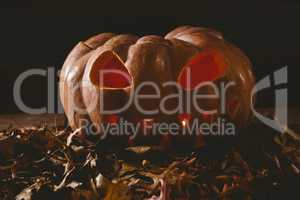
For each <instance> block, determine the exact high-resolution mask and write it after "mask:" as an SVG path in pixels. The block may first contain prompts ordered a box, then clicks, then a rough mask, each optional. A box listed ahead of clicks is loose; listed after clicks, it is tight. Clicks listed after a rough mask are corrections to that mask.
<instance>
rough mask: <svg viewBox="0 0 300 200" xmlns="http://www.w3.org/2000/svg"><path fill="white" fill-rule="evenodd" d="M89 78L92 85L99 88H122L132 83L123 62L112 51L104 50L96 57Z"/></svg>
mask: <svg viewBox="0 0 300 200" xmlns="http://www.w3.org/2000/svg"><path fill="white" fill-rule="evenodd" d="M90 79H91V82H92V83H93V84H94V85H96V86H98V87H101V88H114V89H118V88H119V89H122V88H126V87H129V86H130V85H131V83H132V79H131V76H130V74H129V72H128V70H127V68H126V67H125V65H124V63H123V62H122V60H121V59H120V58H119V57H118V56H117V55H116V54H115V53H113V52H112V51H106V52H104V53H102V54H101V55H100V56H99V57H98V58H97V59H96V61H95V62H94V64H93V67H92V69H91V73H90Z"/></svg>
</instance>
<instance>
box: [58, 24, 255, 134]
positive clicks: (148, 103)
mask: <svg viewBox="0 0 300 200" xmlns="http://www.w3.org/2000/svg"><path fill="white" fill-rule="evenodd" d="M100 72H105V73H103V74H101V73H100ZM172 83H176V84H177V85H179V86H180V87H176V85H175V84H172ZM212 83H213V84H216V85H218V84H220V85H221V84H222V83H223V89H225V90H226V91H225V92H224V91H223V92H221V93H222V95H220V94H219V95H216V93H217V92H216V91H215V90H216V89H215V88H214V87H213V86H212ZM224 83H225V85H226V86H224ZM228 83H232V84H231V85H230V87H229V86H228ZM153 84H154V85H155V86H153ZM201 84H202V87H201V88H200V87H198V86H199V85H201ZM141 85H143V87H139V86H141ZM253 85H254V77H253V74H252V71H251V63H250V61H249V60H248V58H247V56H245V54H244V53H243V52H242V51H241V50H240V49H238V48H237V47H236V46H234V45H233V44H231V43H229V42H227V41H225V40H224V39H223V37H222V34H221V33H219V32H217V31H215V30H212V29H208V28H200V27H191V26H183V27H179V28H176V29H175V30H173V31H171V32H170V33H168V34H167V35H166V36H165V37H161V36H155V35H149V36H144V37H141V38H139V37H137V36H134V35H125V34H124V35H116V34H113V33H102V34H99V35H97V36H95V37H92V38H91V39H89V40H87V41H85V42H79V43H78V44H77V45H76V46H75V48H74V49H73V50H72V51H71V53H70V54H69V56H68V57H67V59H66V61H65V63H64V65H63V68H62V71H61V75H60V96H61V101H62V104H63V107H64V109H65V113H66V116H67V118H68V121H69V124H70V126H71V127H72V128H73V129H77V128H79V127H81V126H83V124H82V122H83V121H84V122H88V123H93V124H101V123H118V122H119V121H120V119H124V120H126V121H129V122H132V123H139V122H141V121H142V122H153V121H154V122H167V123H170V122H179V123H181V125H182V126H186V124H187V123H188V122H189V121H190V120H192V119H200V120H201V121H208V120H214V119H215V118H216V117H218V116H220V115H221V111H220V110H223V111H224V110H226V112H225V115H226V116H227V117H228V118H229V119H230V120H231V121H233V122H234V123H235V124H236V125H238V126H243V125H245V123H246V122H247V120H248V119H249V117H250V103H251V89H252V87H253ZM137 90H138V92H137ZM196 90H197V91H196ZM195 91H196V92H195ZM179 94H180V95H179ZM195 94H196V95H201V94H202V95H208V96H206V97H209V98H202V99H195V98H193V96H194V95H195ZM137 95H139V98H138V100H136V98H137ZM187 96H190V97H192V98H190V99H189V98H186V97H187ZM220 96H223V97H222V98H223V99H222V98H221V97H220ZM131 97H132V98H133V99H135V100H134V101H135V102H138V104H134V103H131V104H129V103H128V102H129V100H130V99H131ZM177 97H178V98H177ZM181 97H183V98H181ZM224 98H225V99H226V100H225V101H224ZM221 102H224V105H223V108H221V106H222V105H221V104H222V103H221ZM195 103H196V104H197V105H194V104H195ZM200 106H201V109H202V111H203V112H199V109H197V108H199V107H200ZM161 107H164V109H159V108H161ZM182 107H190V108H189V110H188V111H186V110H184V109H182ZM100 108H101V109H100ZM103 110H119V111H118V112H115V113H107V112H102V111H103ZM208 110H210V111H211V110H217V112H215V113H212V112H208ZM223 114H224V113H223ZM100 134H101V133H100Z"/></svg>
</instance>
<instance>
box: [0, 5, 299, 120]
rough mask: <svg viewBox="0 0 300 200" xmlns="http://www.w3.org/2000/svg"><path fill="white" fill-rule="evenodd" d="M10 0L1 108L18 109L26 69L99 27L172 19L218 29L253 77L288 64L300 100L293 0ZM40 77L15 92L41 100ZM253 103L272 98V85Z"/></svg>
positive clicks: (2, 17)
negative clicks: (19, 80)
mask: <svg viewBox="0 0 300 200" xmlns="http://www.w3.org/2000/svg"><path fill="white" fill-rule="evenodd" d="M81 2H82V3H76V2H75V1H72V2H71V1H58V2H54V1H51V2H50V1H49V3H47V2H45V1H26V0H22V1H9V2H7V3H4V4H3V5H2V6H1V9H0V11H1V12H0V27H1V29H0V30H1V31H0V45H1V46H0V58H1V59H0V91H1V97H0V98H1V104H0V113H2V114H3V113H17V112H20V111H19V109H18V108H17V106H16V105H15V103H14V101H13V89H12V88H13V83H14V80H15V79H16V77H17V76H18V75H19V74H20V73H21V72H23V71H25V70H27V69H31V68H43V69H46V68H47V67H50V66H55V67H56V69H57V70H59V69H60V68H61V65H62V64H63V61H64V59H65V57H66V56H67V54H68V52H69V51H70V50H71V49H72V47H73V46H74V45H75V44H76V43H77V42H78V41H80V40H84V39H87V38H88V37H90V36H92V35H95V34H97V33H100V32H118V33H133V34H137V35H145V34H165V33H167V32H168V31H170V30H171V29H173V28H175V27H176V26H179V25H199V26H205V27H211V28H214V29H217V30H219V31H221V32H223V34H224V36H225V38H226V39H227V40H229V41H231V42H233V43H234V44H236V45H237V46H239V47H240V48H241V49H243V51H244V52H245V53H246V54H247V55H248V56H249V58H250V59H251V61H252V63H253V66H254V72H255V75H256V77H257V79H258V80H259V79H260V78H262V77H264V76H266V75H268V74H271V73H272V72H273V71H275V70H276V69H279V68H281V67H283V66H286V65H288V66H289V69H288V70H289V71H288V73H289V83H288V88H289V106H291V107H295V106H300V104H299V102H300V94H299V93H300V92H299V81H300V77H299V78H298V72H299V70H298V69H299V67H300V61H299V54H300V48H299V45H300V39H299V37H300V28H299V26H300V22H299V20H300V2H299V1H298V2H297V1H284V0H282V1H276V0H273V1H258V0H257V1H251V3H247V2H246V1H239V2H236V1H224V2H223V1H222V2H221V1H201V0H197V1H162V2H155V1H151V2H150V1H142V0H141V1H116V0H115V1H97V2H91V1H81ZM46 90H47V86H46V79H45V78H44V79H43V78H38V77H35V78H34V77H32V78H30V79H28V80H26V82H25V83H24V86H23V90H22V95H23V98H24V101H25V102H26V104H28V105H32V106H34V107H40V106H43V105H45V104H46V99H47V96H46ZM266 94H267V95H266V97H262V98H259V101H258V104H259V106H270V105H272V101H271V99H272V98H271V96H272V95H271V94H273V92H272V91H270V92H269V93H266Z"/></svg>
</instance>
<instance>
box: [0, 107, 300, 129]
mask: <svg viewBox="0 0 300 200" xmlns="http://www.w3.org/2000/svg"><path fill="white" fill-rule="evenodd" d="M259 112H260V113H264V114H267V115H272V113H273V110H272V109H259ZM288 122H289V126H291V127H292V128H294V129H297V130H298V131H300V108H290V109H289V112H288ZM65 124H66V122H65V117H64V115H63V114H41V115H29V114H6V115H1V114H0V131H1V130H5V129H7V128H24V127H33V126H37V127H40V126H43V125H47V126H48V127H63V126H64V125H65Z"/></svg>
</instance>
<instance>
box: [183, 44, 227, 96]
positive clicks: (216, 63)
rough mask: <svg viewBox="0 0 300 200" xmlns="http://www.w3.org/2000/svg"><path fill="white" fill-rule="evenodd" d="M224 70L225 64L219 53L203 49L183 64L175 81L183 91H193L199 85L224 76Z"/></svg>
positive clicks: (215, 50) (214, 50)
mask: <svg viewBox="0 0 300 200" xmlns="http://www.w3.org/2000/svg"><path fill="white" fill-rule="evenodd" d="M226 69H227V63H226V60H225V57H224V56H223V54H222V53H221V52H220V51H218V50H217V49H205V50H203V51H201V52H200V53H198V54H196V55H195V56H194V57H192V58H191V59H190V60H189V61H188V62H187V63H186V64H185V66H184V67H183V69H182V70H181V72H180V74H179V76H178V79H177V81H178V83H179V84H180V85H181V86H182V87H183V88H184V89H185V90H193V89H195V87H197V85H198V84H200V83H203V82H207V81H214V80H216V79H218V78H220V77H222V76H224V75H225V72H226Z"/></svg>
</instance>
